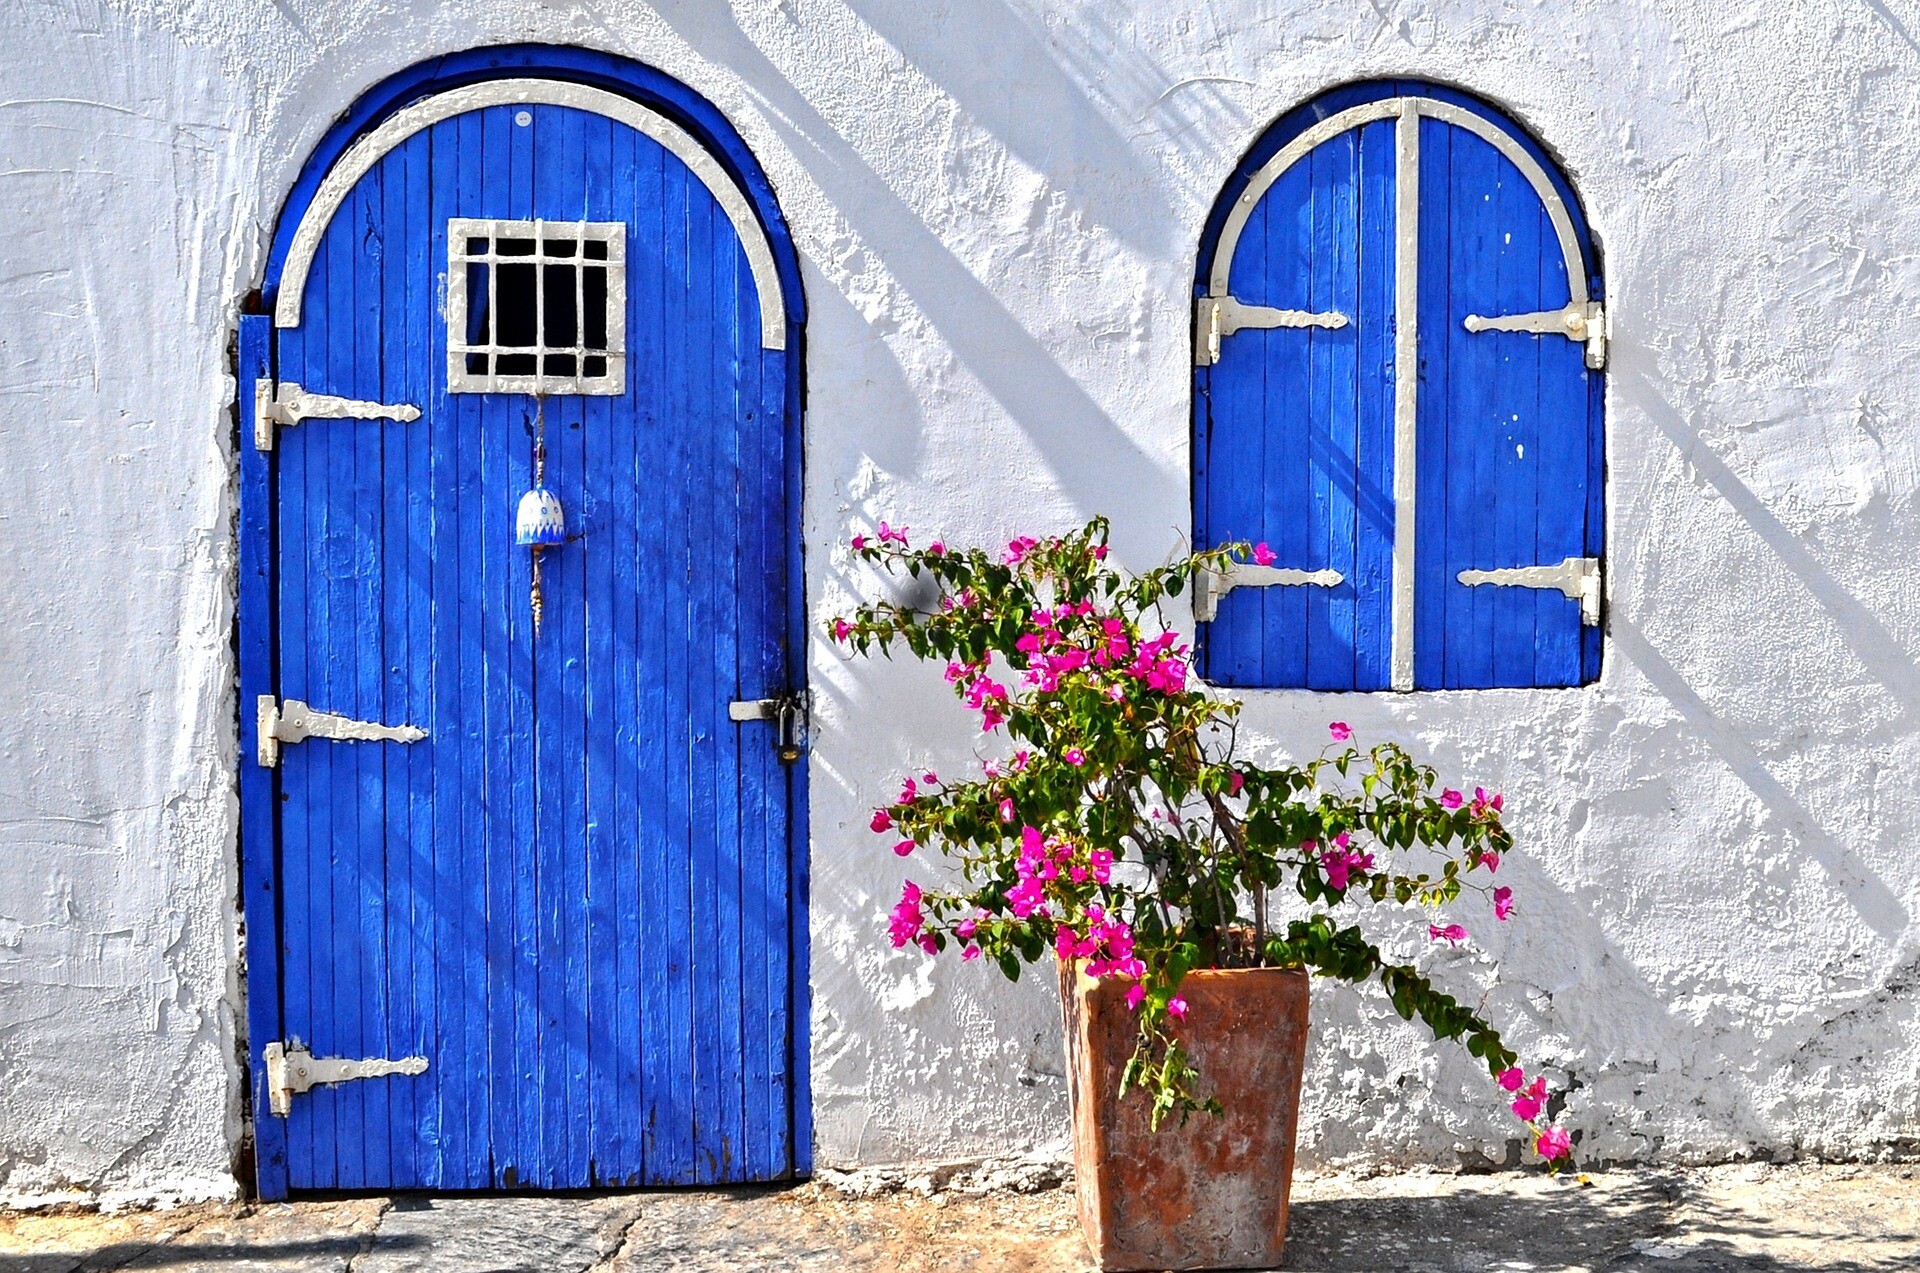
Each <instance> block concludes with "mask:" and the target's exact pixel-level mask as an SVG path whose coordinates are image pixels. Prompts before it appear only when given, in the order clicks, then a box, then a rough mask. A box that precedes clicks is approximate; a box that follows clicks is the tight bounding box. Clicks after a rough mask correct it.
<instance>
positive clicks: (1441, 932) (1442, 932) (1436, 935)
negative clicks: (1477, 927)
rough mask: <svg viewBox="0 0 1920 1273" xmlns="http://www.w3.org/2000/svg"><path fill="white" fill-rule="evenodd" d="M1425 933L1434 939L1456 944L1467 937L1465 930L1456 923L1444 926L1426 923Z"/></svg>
mask: <svg viewBox="0 0 1920 1273" xmlns="http://www.w3.org/2000/svg"><path fill="white" fill-rule="evenodd" d="M1427 935H1428V936H1430V937H1432V938H1433V940H1434V941H1443V942H1448V943H1451V944H1452V945H1455V946H1458V945H1459V944H1460V943H1461V942H1463V941H1465V940H1466V939H1467V930H1466V929H1464V928H1462V927H1461V926H1460V925H1458V924H1448V925H1447V926H1446V927H1445V928H1442V927H1440V925H1438V924H1428V925H1427Z"/></svg>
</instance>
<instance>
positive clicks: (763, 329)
mask: <svg viewBox="0 0 1920 1273" xmlns="http://www.w3.org/2000/svg"><path fill="white" fill-rule="evenodd" d="M508 103H517V104H521V105H529V106H537V105H546V106H567V107H571V108H573V109H575V110H584V111H592V112H594V113H595V114H599V115H605V116H606V117H607V118H609V119H612V120H617V121H618V122H620V123H622V124H625V125H627V126H628V127H629V128H633V129H637V130H639V131H640V132H642V133H645V134H646V135H647V136H649V137H651V138H653V139H654V140H655V141H657V142H659V143H660V144H661V145H662V146H665V147H666V148H667V149H668V150H670V151H672V152H673V153H674V155H675V156H677V157H678V158H679V159H680V161H681V162H682V163H684V164H686V165H687V167H688V168H690V169H692V171H693V175H694V176H695V177H696V178H698V179H699V180H700V182H701V183H702V184H703V185H705V186H706V187H707V189H708V190H709V191H711V192H712V193H713V197H714V198H715V199H716V200H718V201H719V204H720V207H721V209H722V210H723V211H725V213H726V214H727V219H728V220H729V221H731V222H733V227H734V232H735V233H736V234H738V235H739V236H740V244H741V247H742V248H743V249H744V250H745V252H746V254H747V265H748V267H749V268H750V269H751V270H752V271H753V281H754V288H755V290H756V291H757V292H758V294H759V300H760V344H761V347H762V348H765V349H785V348H786V347H787V329H786V324H787V306H786V299H785V297H784V295H783V294H782V291H781V285H780V271H779V269H778V267H777V266H776V264H775V262H774V257H773V245H772V242H771V241H770V240H769V239H768V238H767V233H766V231H765V230H764V229H762V228H761V226H760V221H759V218H758V216H757V215H756V213H755V212H754V209H753V204H752V203H751V202H750V201H749V200H748V198H747V196H746V193H745V192H744V191H743V190H741V188H740V187H739V186H738V185H736V184H735V183H734V180H733V178H732V177H731V176H729V175H728V174H727V171H726V169H724V168H722V167H721V166H720V162H719V161H718V160H717V159H715V158H714V157H713V156H712V155H710V154H708V153H707V150H706V148H705V147H704V146H702V145H701V144H700V143H699V142H698V141H697V140H695V139H694V137H693V136H692V134H690V133H688V132H687V131H686V130H685V129H683V128H681V127H680V126H679V125H678V124H675V123H673V122H672V121H671V120H669V119H667V118H666V117H665V116H663V115H660V114H657V113H655V112H654V111H651V110H649V109H648V108H647V107H645V106H642V105H641V104H640V103H639V102H636V101H634V100H633V99H631V98H628V97H622V96H621V95H619V94H617V93H610V92H607V91H606V90H604V89H597V88H592V87H590V86H588V85H585V84H573V83H567V82H564V81H559V80H541V79H504V80H488V81H486V82H484V83H480V84H469V85H466V86H464V87H462V88H455V89H448V90H447V91H446V92H444V93H436V94H435V95H433V96H432V97H427V98H423V99H421V100H420V101H418V102H415V103H414V104H413V105H411V106H409V107H407V108H406V109H404V110H401V111H398V112H396V113H395V114H394V115H392V116H390V117H389V118H388V119H387V120H386V121H385V122H384V123H382V124H381V125H380V126H379V127H378V128H376V129H374V130H373V131H372V132H370V133H368V134H366V135H365V136H363V137H362V138H361V139H360V140H359V141H357V142H355V143H354V144H353V145H352V146H351V147H349V148H348V149H347V151H346V153H345V154H343V155H342V156H341V157H340V159H339V161H338V162H336V163H335V164H334V166H333V167H332V168H331V169H330V170H329V171H328V172H327V175H326V177H325V178H324V179H323V180H322V181H321V183H320V188H319V189H318V190H316V191H315V192H314V196H313V201H312V202H311V203H309V204H308V205H307V210H306V211H305V212H304V213H303V214H301V217H300V224H299V226H298V227H297V228H296V229H295V230H294V234H293V241H292V243H291V244H290V245H289V246H288V249H287V260H286V265H285V268H284V269H283V270H282V271H281V275H280V294H279V297H278V299H277V300H276V301H275V304H274V326H275V327H281V328H288V327H298V326H299V325H300V314H301V305H302V300H303V298H304V296H305V294H306V289H307V275H308V274H309V273H310V272H311V271H312V269H313V261H314V257H315V256H316V255H317V254H318V253H319V251H320V242H321V240H322V238H324V237H325V235H326V231H327V226H328V224H329V223H330V222H332V220H333V217H334V214H335V213H336V212H338V211H339V210H340V205H341V204H343V203H345V202H346V198H347V195H348V194H349V193H351V192H352V190H353V187H354V186H355V185H356V184H358V183H359V180H360V178H362V177H364V176H365V175H366V174H367V173H368V172H370V171H371V170H372V169H373V166H374V165H375V164H376V163H378V162H379V161H380V158H381V156H383V155H385V154H386V153H387V152H388V151H390V150H392V149H393V148H394V147H396V146H398V145H400V144H401V143H402V142H404V141H405V140H406V139H407V138H409V137H411V136H413V135H414V134H415V133H417V132H420V131H421V130H423V129H426V128H430V127H432V126H433V125H434V124H436V123H438V122H440V121H441V120H443V119H452V118H453V117H454V116H456V115H461V114H465V113H466V112H467V111H472V110H480V109H482V108H484V107H487V106H497V105H502V104H508ZM613 255H614V250H613V249H610V250H609V252H608V256H609V257H611V256H613ZM611 281H612V278H611V275H610V276H609V282H611ZM1223 290H1224V289H1223ZM609 306H611V302H609Z"/></svg>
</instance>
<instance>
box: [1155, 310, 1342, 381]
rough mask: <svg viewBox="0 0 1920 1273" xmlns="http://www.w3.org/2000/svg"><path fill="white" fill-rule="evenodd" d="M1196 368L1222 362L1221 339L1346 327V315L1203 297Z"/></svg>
mask: <svg viewBox="0 0 1920 1273" xmlns="http://www.w3.org/2000/svg"><path fill="white" fill-rule="evenodd" d="M1193 322H1194V342H1193V365H1194V366H1196V367H1210V366H1212V365H1213V364H1214V363H1217V362H1219V361H1220V338H1221V337H1223V336H1231V335H1233V333H1235V332H1237V331H1239V330H1241V329H1242V328H1246V327H1259V328H1270V327H1325V328H1329V329H1333V328H1340V327H1345V326H1346V325H1347V316H1346V315H1345V314H1335V313H1330V312H1329V313H1324V314H1313V313H1309V312H1307V311H1306V310H1303V309H1273V308H1271V307H1270V306H1266V305H1242V304H1241V303H1240V302H1239V301H1236V300H1234V299H1233V297H1231V296H1202V297H1201V298H1200V299H1199V300H1197V301H1195V302H1194V308H1193Z"/></svg>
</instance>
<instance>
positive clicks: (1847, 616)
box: [1608, 341, 1920, 717]
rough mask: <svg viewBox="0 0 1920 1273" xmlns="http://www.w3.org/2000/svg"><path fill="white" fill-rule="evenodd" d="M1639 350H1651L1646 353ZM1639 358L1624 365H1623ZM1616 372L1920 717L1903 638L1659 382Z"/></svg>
mask: <svg viewBox="0 0 1920 1273" xmlns="http://www.w3.org/2000/svg"><path fill="white" fill-rule="evenodd" d="M1622 347H1623V346H1622V343H1621V342H1619V341H1615V342H1614V349H1615V351H1616V353H1617V352H1618V351H1620V350H1621V349H1622ZM1639 352H1642V353H1650V352H1651V351H1649V350H1645V349H1644V348H1643V349H1641V350H1640V351H1639ZM1631 361H1632V360H1631V359H1621V360H1620V362H1621V363H1627V362H1631ZM1608 374H1609V376H1611V378H1612V380H1613V392H1614V394H1615V396H1616V398H1617V400H1618V401H1619V402H1620V403H1621V404H1622V405H1625V406H1627V407H1629V408H1630V409H1634V410H1638V411H1639V412H1640V413H1641V414H1643V415H1645V416H1646V418H1647V419H1648V420H1649V421H1651V422H1652V423H1653V425H1654V427H1655V428H1657V429H1659V430H1660V432H1662V433H1664V434H1666V436H1667V440H1668V441H1670V442H1672V443H1673V446H1674V449H1675V450H1677V451H1678V452H1680V456H1681V458H1682V459H1684V460H1685V461H1686V462H1687V464H1688V465H1689V466H1691V467H1692V468H1693V470H1694V471H1695V472H1697V473H1698V474H1700V476H1701V477H1703V478H1705V479H1706V481H1707V482H1708V483H1709V484H1710V485H1712V487H1713V489H1714V490H1715V491H1716V492H1717V493H1718V494H1719V495H1720V497H1721V498H1722V499H1724V500H1726V501H1727V503H1728V504H1729V505H1730V506H1731V507H1732V508H1733V510H1734V511H1735V512H1736V513H1738V514H1740V516H1741V518H1742V519H1743V520H1744V521H1745V522H1746V523H1747V525H1748V526H1750V527H1752V528H1753V532H1754V533H1755V534H1756V535H1758V536H1759V537H1760V540H1761V542H1762V543H1764V544H1766V546H1767V547H1769V548H1771V549H1772V550H1773V551H1774V553H1775V554H1777V555H1778V556H1779V558H1780V560H1781V562H1782V563H1783V564H1784V565H1785V566H1786V567H1787V569H1789V570H1791V571H1793V573H1794V574H1795V575H1797V576H1799V579H1800V582H1801V583H1802V584H1804V585H1805V586H1806V589H1807V591H1808V592H1810V593H1812V594H1813V599H1814V600H1815V601H1817V602H1819V603H1820V605H1821V606H1822V607H1823V608H1825V610H1826V611H1827V613H1828V614H1830V615H1831V616H1832V617H1833V625H1834V629H1835V631H1837V632H1838V633H1839V636H1840V639H1841V640H1843V641H1845V642H1846V643H1847V645H1848V646H1849V647H1850V648H1851V649H1852V650H1853V652H1854V655H1855V656H1856V657H1857V658H1859V660H1860V662H1861V663H1862V664H1863V665H1865V667H1866V669H1867V671H1868V672H1869V673H1871V674H1872V675H1873V676H1874V677H1875V678H1876V679H1878V680H1879V681H1880V682H1881V684H1883V685H1885V686H1886V687H1887V688H1888V689H1889V690H1891V691H1892V692H1893V694H1894V697H1895V698H1896V699H1897V700H1898V701H1899V705H1900V707H1901V709H1902V711H1903V712H1904V713H1905V714H1906V715H1908V716H1910V717H1911V716H1913V715H1914V714H1915V713H1916V712H1920V663H1917V662H1916V661H1915V659H1914V656H1913V654H1912V653H1911V652H1909V651H1908V650H1907V648H1906V647H1905V646H1904V645H1902V644H1901V643H1900V640H1899V638H1898V637H1896V636H1894V634H1893V633H1891V632H1889V631H1888V630H1887V626H1886V625H1885V624H1884V623H1882V622H1881V621H1880V619H1879V618H1878V616H1876V615H1875V614H1874V613H1873V611H1872V610H1869V609H1868V608H1867V607H1866V606H1865V605H1864V604H1863V603H1862V602H1861V601H1860V599H1859V598H1858V597H1855V596H1854V595H1853V594H1852V593H1851V592H1849V591H1847V588H1846V585H1844V584H1843V583H1841V582H1840V581H1839V580H1838V579H1836V578H1834V576H1833V572H1832V571H1830V570H1828V569H1827V568H1826V567H1825V566H1824V565H1822V564H1821V563H1820V561H1819V559H1818V558H1816V557H1815V556H1814V555H1813V551H1812V550H1811V549H1810V548H1808V546H1807V543H1806V541H1805V540H1804V539H1802V538H1801V537H1800V536H1799V535H1796V534H1794V533H1793V531H1792V530H1790V529H1789V528H1788V527H1787V526H1786V525H1785V524H1783V523H1782V522H1781V521H1780V519H1779V518H1777V517H1775V516H1774V515H1773V513H1772V511H1771V510H1769V509H1768V508H1767V506H1766V504H1765V503H1764V502H1763V501H1762V500H1761V498H1760V497H1759V496H1758V495H1756V494H1755V493H1754V492H1753V490H1752V489H1751V488H1750V487H1748V486H1747V485H1746V483H1744V482H1742V481H1741V480H1740V478H1739V476H1738V475H1737V474H1735V473H1734V471H1733V469H1732V468H1731V467H1730V466H1729V465H1728V464H1727V462H1726V461H1725V460H1723V459H1721V458H1720V457H1719V456H1718V455H1716V454H1715V453H1714V451H1713V449H1712V448H1711V447H1709V446H1706V445H1705V444H1704V443H1703V442H1702V441H1701V440H1700V436H1699V434H1698V433H1696V432H1695V431H1694V430H1693V428H1692V427H1691V426H1689V425H1688V423H1687V422H1686V420H1685V419H1684V418H1682V416H1681V414H1680V412H1679V410H1678V409H1677V408H1675V407H1674V405H1673V404H1672V403H1671V402H1669V401H1667V399H1666V397H1665V395H1663V394H1662V393H1661V392H1660V390H1659V388H1658V387H1657V386H1655V385H1654V384H1653V382H1652V381H1650V380H1648V379H1647V377H1646V376H1645V375H1643V374H1642V373H1640V372H1638V371H1635V370H1632V369H1631V368H1630V367H1628V366H1623V365H1616V366H1614V367H1611V368H1609V371H1608Z"/></svg>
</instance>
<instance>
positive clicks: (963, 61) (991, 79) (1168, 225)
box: [844, 0, 1182, 256]
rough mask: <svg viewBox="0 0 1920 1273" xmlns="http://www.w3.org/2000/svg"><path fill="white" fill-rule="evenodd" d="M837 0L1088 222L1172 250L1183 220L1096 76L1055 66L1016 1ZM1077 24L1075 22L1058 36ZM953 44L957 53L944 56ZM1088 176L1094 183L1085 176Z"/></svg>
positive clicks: (1054, 40) (1149, 247)
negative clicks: (1104, 102) (1105, 102)
mask: <svg viewBox="0 0 1920 1273" xmlns="http://www.w3.org/2000/svg"><path fill="white" fill-rule="evenodd" d="M844 2H845V3H846V5H847V8H848V9H850V10H851V11H852V12H853V13H854V14H856V15H857V16H858V17H859V18H860V19H861V20H862V21H864V22H865V23H866V24H867V25H868V26H869V27H871V28H872V29H873V30H874V31H875V32H876V33H877V34H879V35H880V36H881V37H882V38H883V39H885V40H886V41H887V43H889V44H891V45H892V46H893V47H894V48H895V49H898V50H899V51H900V52H901V54H903V55H904V56H905V57H907V58H908V59H909V60H910V61H911V62H913V64H914V65H915V66H916V67H917V68H918V69H919V70H920V73H921V74H923V75H925V76H926V77H927V79H928V80H930V81H932V82H933V83H936V84H938V85H939V86H940V87H941V88H942V89H943V90H945V92H946V93H947V94H948V95H949V96H950V97H952V98H953V100H954V101H955V102H956V103H958V104H959V106H960V108H961V110H962V111H964V112H965V113H966V116H967V117H968V118H969V119H971V120H973V121H974V122H975V123H977V124H979V125H980V126H981V127H982V128H984V129H986V130H987V131H988V132H990V133H992V134H993V136H994V137H996V138H997V139H998V140H999V141H1000V142H1001V144H1002V145H1004V146H1005V147H1006V148H1007V149H1008V150H1009V151H1011V152H1012V153H1013V154H1014V155H1016V156H1018V157H1019V158H1020V159H1021V160H1022V161H1023V162H1024V163H1026V164H1027V165H1028V166H1029V167H1031V168H1033V169H1034V170H1035V171H1037V172H1040V173H1043V174H1045V175H1046V177H1047V179H1048V186H1049V188H1050V189H1053V190H1057V191H1060V192H1062V193H1064V194H1065V195H1066V196H1067V197H1068V198H1069V199H1071V200H1074V201H1075V202H1076V205H1077V206H1078V207H1079V208H1080V209H1081V210H1082V211H1083V212H1084V213H1085V214H1086V216H1087V219H1088V220H1089V221H1091V222H1092V223H1094V224H1096V225H1100V226H1104V227H1106V228H1108V229H1110V230H1112V231H1113V232H1114V233H1116V234H1118V235H1119V236H1121V237H1122V238H1124V239H1126V240H1128V241H1129V242H1132V243H1134V244H1135V245H1137V246H1138V247H1140V248H1141V249H1142V250H1143V251H1146V252H1150V253H1152V254H1153V255H1155V256H1165V255H1167V254H1168V253H1169V252H1170V251H1171V250H1172V248H1173V244H1172V241H1171V240H1172V230H1173V228H1174V227H1175V226H1177V225H1180V224H1182V220H1181V219H1180V218H1178V217H1176V216H1175V215H1174V211H1173V208H1172V207H1171V205H1170V204H1169V203H1168V201H1167V198H1166V193H1165V191H1164V190H1163V189H1162V188H1161V186H1160V184H1159V183H1158V181H1157V180H1156V179H1155V176H1154V174H1153V173H1152V172H1151V171H1150V170H1149V169H1148V167H1147V166H1146V164H1145V163H1144V162H1143V154H1142V151H1141V149H1140V148H1139V147H1138V146H1136V145H1135V144H1134V143H1132V142H1130V141H1129V140H1128V139H1127V138H1126V137H1125V136H1124V135H1122V134H1121V132H1120V131H1119V129H1117V128H1115V127H1114V125H1113V123H1112V122H1111V121H1110V120H1108V119H1107V118H1106V117H1105V116H1104V115H1103V114H1102V113H1101V112H1100V110H1099V108H1098V106H1097V105H1096V94H1097V93H1098V92H1099V91H1100V89H1101V87H1102V86H1101V84H1100V82H1099V81H1098V80H1091V81H1089V80H1083V79H1080V78H1078V77H1077V76H1076V75H1075V74H1073V73H1072V72H1071V71H1070V70H1069V69H1068V68H1067V67H1065V66H1062V65H1061V63H1060V61H1059V59H1058V57H1057V55H1056V53H1055V49H1056V47H1057V46H1058V37H1056V36H1054V35H1052V34H1050V33H1049V32H1047V31H1046V30H1045V28H1044V27H1042V26H1040V24H1038V23H1037V22H1036V21H1035V19H1034V17H1033V15H1032V14H1031V13H1028V12H1026V11H1024V8H1023V6H1021V5H1019V4H1017V3H1009V2H1008V0H946V3H945V4H944V5H920V4H901V3H899V2H898V0H844ZM1081 26H1082V23H1081V21H1076V22H1075V23H1073V24H1072V27H1070V28H1066V29H1064V30H1063V32H1062V35H1065V34H1066V33H1067V31H1075V32H1076V33H1078V31H1079V29H1080V28H1081ZM962 46H964V48H965V52H964V53H963V54H962V55H961V56H958V57H955V56H953V54H954V50H955V49H956V48H959V47H962ZM1101 69H1102V70H1103V71H1106V72H1107V73H1108V74H1111V73H1112V70H1113V68H1111V67H1103V68H1101ZM1009 86H1013V87H1014V91H1009ZM1090 173H1097V174H1099V180H1098V181H1088V180H1087V179H1086V174H1090ZM1103 195H1104V196H1105V197H1104V199H1103V198H1102V196H1103Z"/></svg>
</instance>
